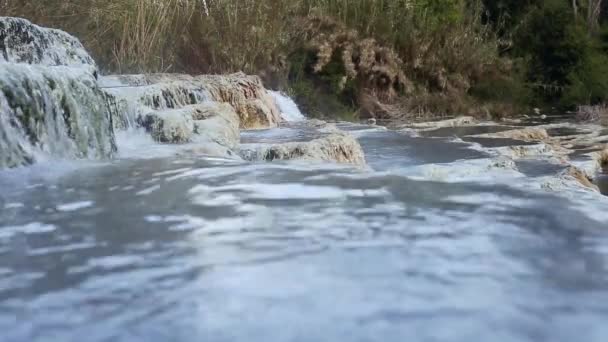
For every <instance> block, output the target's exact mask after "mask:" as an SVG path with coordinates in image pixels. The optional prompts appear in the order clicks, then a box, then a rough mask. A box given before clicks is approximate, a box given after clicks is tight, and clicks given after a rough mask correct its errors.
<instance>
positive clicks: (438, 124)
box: [408, 116, 477, 129]
mask: <svg viewBox="0 0 608 342" xmlns="http://www.w3.org/2000/svg"><path fill="white" fill-rule="evenodd" d="M476 123H477V120H476V119H475V118H474V117H472V116H461V117H458V118H455V119H449V120H441V121H432V122H420V123H412V124H409V125H408V126H409V127H410V128H416V129H429V128H431V129H433V128H442V127H457V126H467V125H473V124H476Z"/></svg>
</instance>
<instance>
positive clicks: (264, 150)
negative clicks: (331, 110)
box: [240, 132, 366, 167]
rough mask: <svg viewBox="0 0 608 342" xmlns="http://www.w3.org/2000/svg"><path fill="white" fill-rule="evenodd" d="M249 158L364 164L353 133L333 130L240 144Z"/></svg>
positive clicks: (257, 159) (359, 147)
mask: <svg viewBox="0 0 608 342" xmlns="http://www.w3.org/2000/svg"><path fill="white" fill-rule="evenodd" d="M240 155H241V157H242V158H243V159H245V160H249V161H276V160H311V161H320V162H334V163H342V164H352V165H355V166H359V167H362V166H365V164H366V162H365V156H364V153H363V149H362V148H361V145H360V144H359V142H358V141H357V139H355V138H354V137H353V136H352V135H350V134H348V133H345V132H336V133H332V134H329V135H327V136H324V137H321V138H318V139H314V140H311V141H307V142H292V143H283V144H251V145H243V146H241V152H240Z"/></svg>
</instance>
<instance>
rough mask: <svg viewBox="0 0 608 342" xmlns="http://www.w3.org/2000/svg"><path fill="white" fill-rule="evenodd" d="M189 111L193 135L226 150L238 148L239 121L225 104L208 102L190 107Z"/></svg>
mask: <svg viewBox="0 0 608 342" xmlns="http://www.w3.org/2000/svg"><path fill="white" fill-rule="evenodd" d="M191 111H192V118H193V119H194V133H195V134H197V135H199V136H200V137H203V138H206V139H209V140H210V141H213V142H215V143H217V144H219V145H222V146H225V147H227V148H228V149H236V148H237V147H238V145H239V142H240V131H239V122H240V121H239V116H238V114H237V113H236V112H235V111H234V109H233V108H232V106H230V105H229V104H227V103H218V102H209V103H204V104H200V105H194V106H191ZM198 140H199V141H200V140H201V139H200V138H199V139H198Z"/></svg>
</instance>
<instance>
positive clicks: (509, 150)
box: [488, 144, 554, 159]
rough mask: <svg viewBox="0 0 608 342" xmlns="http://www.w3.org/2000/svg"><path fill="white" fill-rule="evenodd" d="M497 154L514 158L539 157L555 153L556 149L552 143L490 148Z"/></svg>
mask: <svg viewBox="0 0 608 342" xmlns="http://www.w3.org/2000/svg"><path fill="white" fill-rule="evenodd" d="M488 150H489V151H491V152H494V153H496V154H499V155H502V156H506V157H509V158H512V159H521V158H529V157H538V156H544V155H552V154H554V150H553V148H552V147H551V146H550V145H547V144H537V145H521V146H506V147H498V148H490V149H488Z"/></svg>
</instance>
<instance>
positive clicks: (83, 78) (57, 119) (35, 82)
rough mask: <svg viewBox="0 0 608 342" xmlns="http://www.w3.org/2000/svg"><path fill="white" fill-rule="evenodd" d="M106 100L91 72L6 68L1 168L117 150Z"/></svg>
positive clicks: (2, 70) (1, 66) (1, 82)
mask: <svg viewBox="0 0 608 342" xmlns="http://www.w3.org/2000/svg"><path fill="white" fill-rule="evenodd" d="M111 121H112V118H111V114H110V110H109V108H108V106H107V102H106V100H105V95H104V94H103V92H102V91H101V90H100V89H99V88H98V87H97V83H96V80H95V78H94V76H93V75H92V74H91V73H90V72H89V70H88V69H87V68H71V67H62V66H57V67H46V66H39V65H28V64H15V63H6V62H0V168H2V167H14V166H20V165H25V164H30V163H32V162H34V161H36V160H37V159H40V157H42V156H45V155H52V156H58V157H60V158H106V157H109V156H111V154H112V153H113V152H114V150H115V142H114V133H113V130H112V127H111V126H112V124H111Z"/></svg>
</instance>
